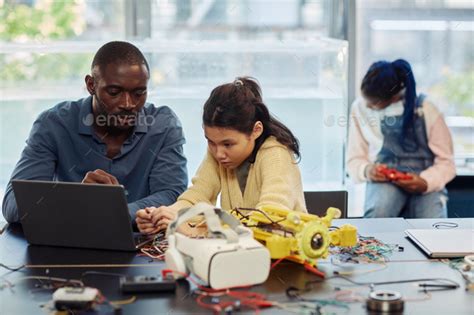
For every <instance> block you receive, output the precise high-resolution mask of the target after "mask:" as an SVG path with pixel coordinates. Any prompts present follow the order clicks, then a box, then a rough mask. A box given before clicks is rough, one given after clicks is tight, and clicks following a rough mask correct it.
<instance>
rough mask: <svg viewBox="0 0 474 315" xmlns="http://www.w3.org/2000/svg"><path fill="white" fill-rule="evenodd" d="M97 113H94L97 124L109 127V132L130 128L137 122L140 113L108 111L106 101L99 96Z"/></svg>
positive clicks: (97, 98)
mask: <svg viewBox="0 0 474 315" xmlns="http://www.w3.org/2000/svg"><path fill="white" fill-rule="evenodd" d="M94 96H95V98H96V100H97V108H96V111H97V112H96V113H94V122H95V125H96V126H98V127H101V128H105V129H107V130H108V131H109V132H118V131H125V130H129V129H130V128H133V127H135V125H136V124H137V119H138V114H137V113H136V112H133V111H120V112H118V113H113V114H111V113H109V112H107V109H106V106H105V103H104V102H102V100H101V99H100V98H99V97H98V96H97V95H94Z"/></svg>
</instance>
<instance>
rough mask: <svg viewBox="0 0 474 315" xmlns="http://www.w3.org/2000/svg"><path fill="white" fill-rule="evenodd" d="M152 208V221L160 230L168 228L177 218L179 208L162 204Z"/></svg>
mask: <svg viewBox="0 0 474 315" xmlns="http://www.w3.org/2000/svg"><path fill="white" fill-rule="evenodd" d="M150 209H151V212H150V214H151V222H152V223H153V224H154V226H155V228H156V229H158V231H161V230H166V229H167V228H168V225H169V224H170V223H171V222H172V221H173V220H174V219H175V218H176V215H177V213H178V210H177V209H175V208H173V207H167V206H161V207H158V208H154V207H153V208H150Z"/></svg>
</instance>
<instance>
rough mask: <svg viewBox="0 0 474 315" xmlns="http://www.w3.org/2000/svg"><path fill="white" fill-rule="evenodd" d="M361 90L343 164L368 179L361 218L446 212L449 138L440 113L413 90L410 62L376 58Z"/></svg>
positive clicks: (358, 179) (450, 158)
mask: <svg viewBox="0 0 474 315" xmlns="http://www.w3.org/2000/svg"><path fill="white" fill-rule="evenodd" d="M361 92H362V98H360V99H357V100H356V101H355V102H354V104H353V105H352V109H351V117H350V127H349V140H348V154H347V168H348V172H349V175H350V176H351V178H352V179H353V180H354V181H355V182H367V187H366V194H365V205H364V217H368V218H373V217H398V216H401V217H406V218H430V217H431V218H443V217H447V206H446V201H447V191H446V189H445V185H446V184H447V183H448V182H450V181H451V180H452V179H453V178H454V177H455V175H456V170H455V166H454V159H453V143H452V138H451V134H450V132H449V129H448V127H447V125H446V122H445V121H444V118H443V115H442V114H441V113H440V112H439V111H438V109H437V108H436V107H435V106H434V105H433V104H432V103H431V102H429V101H427V100H426V98H425V95H423V94H420V95H417V93H416V82H415V78H414V76H413V71H412V69H411V66H410V64H409V63H408V62H407V61H406V60H403V59H398V60H395V61H393V62H387V61H378V62H375V63H374V64H372V65H371V66H370V68H369V70H368V72H367V73H366V75H365V76H364V78H363V80H362V85H361ZM391 169H393V170H391ZM389 170H390V171H391V172H392V177H390V176H388V175H390V173H387V171H389ZM395 170H396V171H398V172H400V173H396V174H395V175H393V172H395ZM401 173H403V174H401Z"/></svg>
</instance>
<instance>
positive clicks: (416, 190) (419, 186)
mask: <svg viewBox="0 0 474 315" xmlns="http://www.w3.org/2000/svg"><path fill="white" fill-rule="evenodd" d="M407 174H408V175H410V176H411V177H412V178H411V179H399V180H394V181H393V183H394V184H395V185H397V186H398V187H400V188H402V189H403V190H405V191H407V192H409V193H412V194H421V193H424V192H425V191H426V190H427V189H428V183H427V182H426V180H424V179H423V178H421V177H420V176H418V175H417V174H415V173H407Z"/></svg>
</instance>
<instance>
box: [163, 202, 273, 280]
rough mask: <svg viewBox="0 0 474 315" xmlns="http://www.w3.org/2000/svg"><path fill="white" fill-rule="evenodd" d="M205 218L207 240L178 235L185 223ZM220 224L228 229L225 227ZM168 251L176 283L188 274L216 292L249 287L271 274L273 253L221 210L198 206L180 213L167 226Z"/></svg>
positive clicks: (167, 260) (201, 204)
mask: <svg viewBox="0 0 474 315" xmlns="http://www.w3.org/2000/svg"><path fill="white" fill-rule="evenodd" d="M197 215H204V217H205V219H206V224H207V228H208V236H207V238H190V237H188V236H186V235H183V234H181V233H179V232H176V229H177V227H178V226H179V225H180V224H182V223H183V222H186V221H188V220H189V219H191V218H193V217H195V216H197ZM221 220H222V221H223V222H224V223H225V224H227V225H228V227H225V228H224V227H223V226H222V225H221ZM166 235H167V237H168V250H167V251H166V254H165V260H166V266H167V268H168V269H171V270H173V271H178V272H179V274H178V273H173V274H174V277H175V278H176V279H178V278H183V277H184V274H188V273H189V272H191V273H193V274H194V275H196V276H197V277H199V278H200V279H201V280H202V281H203V282H204V283H205V284H206V285H209V286H211V287H212V288H213V289H223V288H230V287H237V286H248V285H254V284H259V283H262V282H264V281H265V280H266V279H267V278H268V273H269V272H270V253H269V252H268V250H267V248H266V247H264V246H263V245H262V244H260V243H259V242H258V241H256V240H255V239H254V238H253V233H252V231H251V230H250V229H249V228H246V227H244V226H243V225H242V224H241V223H240V221H239V220H237V219H236V218H235V217H233V216H232V215H231V214H229V213H227V212H226V211H223V210H221V209H219V208H215V207H213V206H211V205H208V204H205V203H198V204H196V205H195V206H193V207H191V208H187V209H182V210H180V211H179V212H178V216H177V218H176V219H175V220H174V221H173V222H172V223H171V224H170V225H169V226H168V230H167V231H166Z"/></svg>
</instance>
